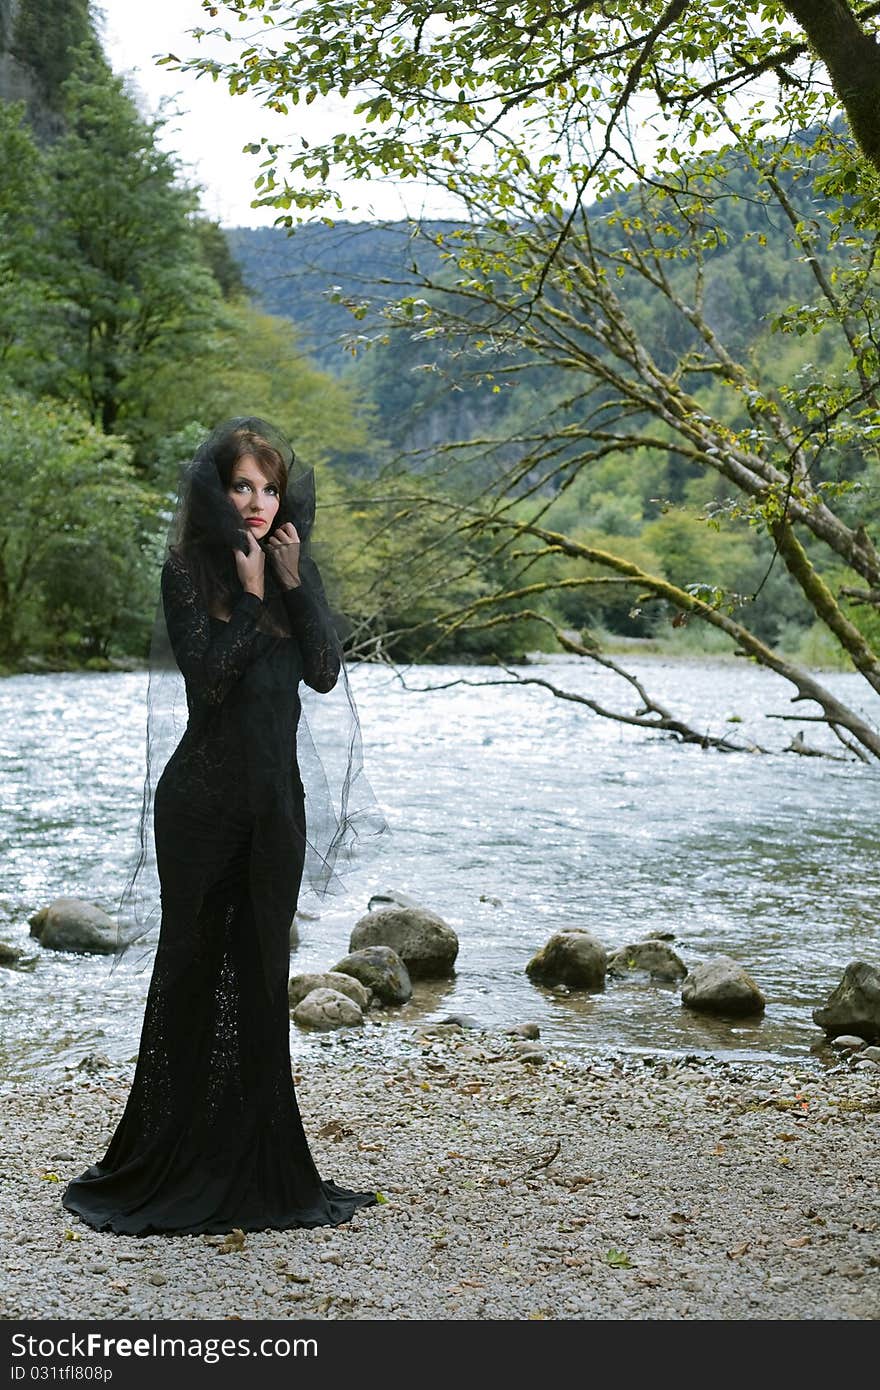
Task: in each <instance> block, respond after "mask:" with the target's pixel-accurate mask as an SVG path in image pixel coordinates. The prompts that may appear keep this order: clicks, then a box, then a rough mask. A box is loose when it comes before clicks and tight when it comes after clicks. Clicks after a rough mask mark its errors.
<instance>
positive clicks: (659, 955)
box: [608, 937, 688, 983]
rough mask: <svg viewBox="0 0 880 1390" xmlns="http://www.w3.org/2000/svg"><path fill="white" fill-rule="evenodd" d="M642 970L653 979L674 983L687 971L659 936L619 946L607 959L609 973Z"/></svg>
mask: <svg viewBox="0 0 880 1390" xmlns="http://www.w3.org/2000/svg"><path fill="white" fill-rule="evenodd" d="M636 970H644V971H646V972H647V974H649V975H650V976H651V977H652V979H655V980H668V981H670V983H676V982H677V981H678V980H683V979H684V977H685V976H686V975H687V973H688V969H687V966H686V965H685V963H684V961H683V960H682V958H681V956H679V955H678V954H677V953H676V952H675V951H673V949H672V947H671V946H669V945H668V944H667V943H666V941H661V940H660V938H659V937H657V938H656V939H655V938H649V939H648V940H646V941H635V942H633V943H632V945H630V946H620V947H619V948H618V949H617V950H616V951H615V952H614V953H613V955H612V956H611V957H610V959H609V961H608V974H609V975H628V974H630V972H631V971H636Z"/></svg>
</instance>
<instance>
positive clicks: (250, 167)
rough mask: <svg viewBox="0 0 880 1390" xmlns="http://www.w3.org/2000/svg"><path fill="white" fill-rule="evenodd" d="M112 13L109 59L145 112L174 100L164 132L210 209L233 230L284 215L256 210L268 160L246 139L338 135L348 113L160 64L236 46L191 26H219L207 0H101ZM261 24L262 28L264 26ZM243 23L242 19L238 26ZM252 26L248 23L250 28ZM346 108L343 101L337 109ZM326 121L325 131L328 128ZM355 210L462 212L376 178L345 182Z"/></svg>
mask: <svg viewBox="0 0 880 1390" xmlns="http://www.w3.org/2000/svg"><path fill="white" fill-rule="evenodd" d="M96 8H97V9H98V10H99V11H102V12H103V15H104V24H103V32H102V38H103V41H104V48H105V51H106V53H107V57H108V59H109V60H110V63H111V64H112V66H113V69H114V71H115V72H116V73H118V74H119V75H121V76H122V75H124V76H127V77H129V78H130V79H131V81H132V83H133V84H134V86H135V87H136V88H137V91H138V93H139V95H140V99H141V104H142V107H143V108H144V109H145V114H146V113H149V114H154V113H155V112H156V110H157V108H158V106H159V102H160V101H161V99H162V98H163V97H171V98H174V99H175V101H176V104H177V106H178V108H179V110H180V113H181V114H180V115H179V116H176V117H175V118H174V119H173V120H172V121H171V122H170V123H169V125H168V127H167V128H166V131H165V135H164V139H163V144H164V146H165V147H166V148H168V149H172V150H174V152H175V153H176V154H178V155H179V156H180V158H181V160H182V162H183V164H184V165H185V167H186V172H187V174H188V176H189V178H190V179H191V181H193V182H195V183H198V184H200V185H201V186H202V187H203V189H204V194H203V200H202V201H203V205H204V208H205V211H206V212H207V213H208V214H209V215H210V216H211V217H214V218H216V219H217V220H218V221H219V222H221V223H222V225H223V226H225V227H234V226H249V227H258V226H271V224H272V222H273V221H274V219H275V216H276V215H277V214H276V213H275V212H273V211H272V210H271V209H267V208H252V207H251V206H250V202H251V199H252V198H253V197H254V196H255V195H254V190H253V180H254V178H255V177H256V175H257V173H258V172H259V159H257V158H255V157H254V156H253V155H246V154H242V152H241V148H242V145H244V144H246V143H247V142H249V141H258V140H259V138H260V137H261V136H263V135H265V136H269V137H270V138H271V139H273V140H283V139H285V138H289V137H290V136H292V135H295V134H302V135H305V136H306V137H307V138H308V139H309V140H310V141H311V142H312V143H313V144H314V143H315V141H316V139H319V138H322V136H326V135H327V134H332V133H334V132H335V131H336V130H337V129H338V128H339V122H340V119H341V117H339V115H338V114H337V117H336V119H335V120H334V119H333V117H332V115H324V114H322V113H319V112H318V110H317V105H318V104H317V103H315V104H314V105H313V106H310V107H308V108H306V107H305V106H303V107H294V108H292V111H291V115H290V117H288V118H286V117H281V116H278V115H276V114H275V113H274V112H271V111H266V110H265V109H264V108H263V107H262V106H261V105H260V103H259V102H258V101H257V100H256V99H255V98H251V97H248V96H235V97H232V96H230V95H229V93H228V91H227V90H226V87H225V85H224V84H221V83H219V82H216V83H215V82H212V81H211V80H210V78H205V77H203V78H201V79H197V78H196V77H195V76H194V75H193V74H189V73H179V72H177V73H175V72H171V71H170V70H169V69H168V68H164V67H157V66H156V61H155V59H156V57H157V56H161V55H162V54H164V53H169V52H170V53H176V54H177V55H178V57H180V58H184V57H192V56H194V55H196V54H198V53H201V52H205V53H206V54H210V55H211V56H217V57H219V58H226V57H228V56H229V54H230V51H231V50H230V47H229V45H228V44H226V43H225V42H224V41H223V40H222V39H221V40H215V41H213V43H212V44H210V45H209V44H208V42H207V41H204V40H203V41H202V43H197V42H196V40H195V39H193V38H192V36H191V35H188V34H187V30H188V29H193V28H196V27H199V26H201V27H210V25H211V24H212V23H219V22H220V20H219V19H218V20H217V21H212V20H210V19H209V18H207V16H206V13H205V11H204V10H203V9H202V7H201V5H200V4H199V0H147V3H142V4H139V3H137V2H136V0H98V3H97V6H96ZM256 27H257V26H255V28H256ZM237 28H238V26H237V25H236V26H235V29H233V32H235V31H236V29H237ZM246 32H247V29H246V28H245V26H242V33H246ZM336 109H337V113H338V112H339V109H340V108H339V107H337V108H336ZM322 123H323V129H322ZM339 191H340V192H341V194H342V196H343V199H344V201H345V204H346V214H345V215H347V216H349V217H352V218H356V219H358V220H371V219H373V218H377V219H379V218H397V217H403V216H405V215H406V213H407V212H411V213H413V214H418V213H420V212H426V213H430V214H432V215H442V214H445V215H454V210H453V208H452V207H451V206H449V205H447V206H446V207H442V206H441V205H440V204H439V203H438V202H437V201H436V195H433V194H429V195H428V196H429V197H430V198H431V199H432V201H430V202H428V201H426V199H425V193H424V191H420V190H418V189H416V188H410V189H407V190H406V191H405V198H404V194H403V192H402V191H400V190H395V189H394V188H393V187H390V186H382V185H379V184H375V183H374V184H370V185H368V186H363V185H362V186H361V187H360V188H355V186H354V185H344V184H340V185H339Z"/></svg>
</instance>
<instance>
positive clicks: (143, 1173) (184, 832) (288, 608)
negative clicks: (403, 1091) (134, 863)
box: [62, 419, 376, 1235]
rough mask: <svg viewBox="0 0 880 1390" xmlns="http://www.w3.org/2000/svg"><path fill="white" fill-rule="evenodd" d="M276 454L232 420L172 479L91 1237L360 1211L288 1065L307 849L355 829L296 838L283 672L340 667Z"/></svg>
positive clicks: (86, 1207) (298, 509)
mask: <svg viewBox="0 0 880 1390" xmlns="http://www.w3.org/2000/svg"><path fill="white" fill-rule="evenodd" d="M291 459H292V456H291V454H290V450H289V448H288V446H287V445H286V443H285V442H284V441H283V440H282V439H281V437H280V436H279V435H278V434H277V432H276V431H274V430H273V429H272V427H271V426H269V425H267V424H266V423H265V422H264V421H261V420H257V419H237V420H233V421H230V422H229V423H228V424H227V425H224V426H221V427H220V428H219V429H217V430H215V431H214V433H213V434H212V435H211V436H210V438H209V439H208V440H207V441H206V442H205V444H204V445H203V446H202V448H201V449H200V450H199V451H198V453H197V455H196V457H195V460H194V462H193V464H192V465H191V466H190V469H189V471H188V474H187V476H186V478H185V482H184V488H183V491H182V501H181V507H180V512H179V518H178V524H177V527H176V543H174V544H172V545H171V546H170V547H169V553H168V558H167V560H166V562H165V565H164V568H163V571H162V607H163V613H164V624H165V630H166V632H167V640H168V643H169V646H170V650H171V652H173V656H174V659H175V661H176V664H177V666H178V667H179V670H180V672H181V673H182V675H183V679H184V682H185V689H186V707H187V716H188V717H187V724H186V730H185V733H184V734H183V737H182V739H181V740H180V742H179V744H178V746H177V748H176V749H175V751H174V752H173V754H172V756H171V757H170V759H169V760H168V762H167V765H166V767H165V769H164V771H163V773H162V775H161V777H160V779H159V782H158V784H157V786H156V792H155V807H154V827H155V852H156V866H157V869H158V877H159V884H160V887H161V929H160V935H159V943H158V948H157V950H156V955H155V963H154V966H153V974H152V979H151V982H150V988H149V993H148V996H147V1004H146V1011H145V1016H144V1023H143V1031H142V1036H141V1046H140V1051H139V1053H138V1062H137V1068H136V1071H135V1076H134V1081H133V1083H132V1088H131V1092H130V1095H129V1098H128V1101H127V1104H126V1107H125V1111H124V1114H123V1116H122V1119H121V1121H120V1123H119V1126H118V1128H117V1129H116V1132H115V1134H114V1135H113V1138H112V1140H111V1142H110V1146H109V1148H108V1150H107V1153H106V1155H105V1156H104V1158H103V1159H102V1160H101V1161H100V1162H99V1163H96V1164H93V1165H92V1166H91V1167H90V1168H88V1169H87V1170H86V1172H85V1173H83V1174H82V1175H81V1176H80V1177H79V1178H77V1179H76V1180H75V1181H73V1182H71V1183H70V1184H69V1186H68V1187H67V1189H66V1190H65V1193H64V1196H63V1198H62V1201H63V1204H64V1206H65V1207H66V1208H67V1209H68V1210H69V1211H72V1212H75V1213H76V1214H77V1215H79V1216H80V1217H81V1218H82V1219H83V1220H84V1221H86V1222H88V1223H89V1224H90V1225H92V1226H95V1227H97V1229H99V1230H112V1231H116V1232H119V1233H124V1234H132V1235H134V1234H140V1235H145V1234H148V1233H154V1232H180V1233H183V1232H188V1233H191V1234H196V1233H201V1232H224V1231H230V1230H232V1229H234V1228H236V1227H238V1228H240V1229H242V1230H263V1229H266V1228H270V1227H271V1228H279V1229H280V1228H286V1227H291V1226H318V1225H328V1224H329V1225H337V1224H339V1223H340V1222H343V1221H347V1220H349V1219H350V1218H351V1216H352V1215H353V1213H354V1212H355V1210H356V1209H357V1208H358V1207H361V1206H368V1205H371V1204H372V1203H374V1202H375V1201H376V1194H375V1193H373V1192H353V1191H349V1190H348V1189H346V1188H342V1187H338V1186H336V1184H335V1183H333V1182H330V1181H322V1180H321V1178H320V1177H319V1175H318V1172H317V1170H316V1168H315V1165H314V1162H313V1160H312V1157H311V1154H310V1153H309V1148H308V1144H307V1141H306V1138H305V1134H304V1132H303V1128H302V1123H301V1120H300V1116H299V1110H298V1107H297V1102H296V1096H295V1093H294V1087H293V1079H292V1076H291V1066H290V1050H289V1026H290V1025H289V1011H288V1001H287V981H288V969H289V952H290V927H291V923H292V920H293V914H294V911H295V909H296V905H297V898H298V893H299V889H300V883H301V878H302V874H303V866H304V861H305V859H306V854H307V851H308V852H309V853H311V854H312V855H313V857H316V858H317V860H318V862H319V864H320V865H321V866H323V867H324V868H325V869H326V870H327V872H328V873H332V869H333V862H334V857H335V855H336V854H337V853H338V852H339V850H340V848H341V847H344V845H345V843H346V840H347V839H350V838H351V836H350V835H349V834H348V831H350V829H351V827H352V825H353V823H354V820H353V818H351V817H347V816H346V815H345V814H343V815H342V817H341V818H338V819H337V824H336V825H335V829H334V833H333V835H332V836H328V837H327V839H328V840H329V841H330V843H327V844H324V845H323V846H322V847H320V848H318V847H316V844H315V842H314V837H312V836H311V835H310V839H312V844H311V845H309V843H308V842H307V839H306V816H305V797H304V789H303V783H302V780H301V777H300V773H299V767H298V759H297V725H298V723H299V720H300V713H301V706H300V697H299V683H300V681H301V680H302V681H304V682H305V683H306V684H307V685H308V686H310V687H311V688H312V689H313V690H315V691H317V692H322V693H323V692H328V691H330V690H331V689H332V688H333V687H334V686H335V685H336V683H337V681H338V679H339V676H340V671H341V669H342V666H341V657H340V644H339V640H338V638H337V635H336V632H335V629H334V626H333V623H332V621H331V617H330V613H329V610H328V607H327V603H326V599H325V596H324V591H323V586H322V583H321V579H320V577H319V574H318V571H317V568H316V566H315V564H314V562H313V561H312V560H311V559H310V557H309V556H308V555H307V554H306V549H307V545H306V542H307V536H308V532H309V530H310V526H311V520H312V515H313V503H314V498H313V494H311V493H310V488H309V487H308V486H307V485H305V486H304V480H303V479H302V478H301V479H299V480H297V484H296V486H291V487H290V488H288V465H289V464H290V462H291ZM305 483H306V484H307V483H308V476H307V477H306V479H305ZM343 674H344V673H343ZM351 747H352V745H351V744H350V743H349V748H351ZM350 781H351V778H350V775H349V776H348V777H347V778H346V787H348V786H349V784H350ZM319 799H320V798H319V797H316V798H315V801H316V806H317V804H318V801H319ZM145 804H146V802H145ZM138 934H139V933H138V930H137V929H132V930H130V932H129V938H128V939H127V940H125V941H124V943H123V949H124V948H125V946H127V945H129V944H131V941H133V940H135V939H137V937H138Z"/></svg>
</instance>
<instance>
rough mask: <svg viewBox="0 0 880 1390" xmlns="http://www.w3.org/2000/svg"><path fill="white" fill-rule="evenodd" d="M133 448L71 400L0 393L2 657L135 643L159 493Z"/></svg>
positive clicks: (94, 652)
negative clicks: (135, 461) (148, 483)
mask: <svg viewBox="0 0 880 1390" xmlns="http://www.w3.org/2000/svg"><path fill="white" fill-rule="evenodd" d="M130 460H131V450H130V448H129V446H128V445H127V444H126V443H125V442H124V441H123V440H121V439H118V438H112V437H108V436H107V435H103V434H101V432H100V431H99V430H98V429H96V428H95V427H94V426H93V425H91V424H90V423H89V422H88V421H87V420H86V419H84V418H83V417H82V416H81V415H80V414H78V413H77V412H76V411H75V410H74V409H72V408H71V407H69V406H66V405H61V404H59V403H58V402H56V401H51V400H32V399H30V398H28V397H26V396H23V395H9V394H7V395H6V396H4V397H3V399H2V400H0V475H2V477H3V483H4V488H5V489H6V492H7V496H8V497H10V498H12V497H14V498H15V505H14V507H12V506H10V507H7V508H6V509H5V511H4V512H3V514H2V516H0V660H2V661H3V662H4V664H7V663H11V662H14V661H15V660H17V659H18V658H20V657H21V656H22V655H23V654H24V653H28V654H33V653H40V654H42V655H44V656H46V657H49V658H55V659H59V658H60V659H62V660H63V659H67V660H70V661H74V662H75V661H77V660H82V659H84V658H87V657H94V656H102V657H103V656H106V655H107V654H108V653H109V652H110V651H111V649H113V648H115V649H116V650H117V651H118V650H122V651H132V650H137V649H143V648H144V646H145V643H146V642H147V639H148V632H149V609H148V606H147V602H146V591H145V587H144V585H145V578H144V574H143V557H142V548H141V547H142V543H143V540H144V537H145V536H148V535H149V534H150V533H151V532H154V531H155V528H156V510H157V506H158V502H159V499H158V498H157V497H156V496H155V495H154V494H152V493H150V492H148V491H146V490H145V489H144V487H143V486H142V484H141V483H140V482H139V480H138V478H137V475H136V473H135V471H134V469H133V468H132V466H131V461H130Z"/></svg>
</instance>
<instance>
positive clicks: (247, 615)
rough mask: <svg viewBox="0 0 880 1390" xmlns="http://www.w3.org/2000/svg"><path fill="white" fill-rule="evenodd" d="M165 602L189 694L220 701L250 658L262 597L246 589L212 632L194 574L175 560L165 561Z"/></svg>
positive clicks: (170, 629)
mask: <svg viewBox="0 0 880 1390" xmlns="http://www.w3.org/2000/svg"><path fill="white" fill-rule="evenodd" d="M162 604H163V607H164V609H165V623H166V626H167V628H168V637H169V640H170V642H171V649H172V651H173V652H174V657H175V660H176V661H177V664H178V666H179V667H180V670H181V672H182V674H183V678H184V680H185V682H186V690H187V695H188V696H190V697H191V698H194V699H197V700H201V701H203V702H204V703H206V704H213V705H219V704H220V703H221V701H222V700H223V698H224V696H225V695H226V693H227V691H228V690H229V688H230V686H231V685H232V684H233V683H234V682H235V681H236V680H238V678H239V676H240V675H241V674H242V672H243V671H244V669H245V667H246V666H247V664H248V661H249V660H250V657H251V647H252V646H253V641H254V637H255V636H256V633H257V620H258V618H259V616H260V612H261V610H262V607H263V603H262V600H261V599H259V598H257V596H256V594H249V593H242V595H241V597H240V598H239V600H238V602H237V603H236V605H235V607H234V608H233V610H232V616H231V617H230V619H229V622H228V623H223V624H220V623H218V624H216V625H215V628H214V630H212V628H211V624H210V621H209V619H208V613H207V611H206V609H205V603H204V600H203V598H202V596H201V594H200V593H199V590H198V588H197V587H196V585H195V583H194V582H193V580H192V578H191V576H190V575H189V574H188V573H187V571H186V570H185V569H184V568H183V567H182V566H181V565H180V564H178V563H176V562H175V561H174V560H166V562H165V566H164V568H163V570H162Z"/></svg>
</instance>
